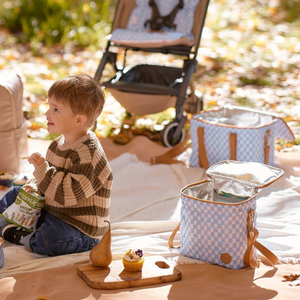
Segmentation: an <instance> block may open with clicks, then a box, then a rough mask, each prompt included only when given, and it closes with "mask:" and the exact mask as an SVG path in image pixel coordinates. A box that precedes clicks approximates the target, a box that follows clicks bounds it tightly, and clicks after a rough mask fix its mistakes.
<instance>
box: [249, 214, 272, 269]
mask: <svg viewBox="0 0 300 300" xmlns="http://www.w3.org/2000/svg"><path fill="white" fill-rule="evenodd" d="M254 214H255V210H254V209H252V210H250V211H249V213H248V216H247V228H248V247H247V249H246V252H245V254H244V264H245V265H246V266H248V267H251V268H253V269H256V268H258V267H259V261H258V260H254V259H253V247H255V248H256V249H258V250H259V251H260V252H261V254H263V255H264V256H265V257H266V258H267V259H268V260H269V261H270V262H271V264H272V265H273V266H274V265H275V264H276V263H277V262H278V257H277V256H276V255H275V254H274V253H273V252H272V251H270V250H269V249H267V248H266V247H265V246H263V245H262V244H261V243H259V242H258V241H257V238H258V235H259V232H258V230H257V229H256V228H253V218H254Z"/></svg>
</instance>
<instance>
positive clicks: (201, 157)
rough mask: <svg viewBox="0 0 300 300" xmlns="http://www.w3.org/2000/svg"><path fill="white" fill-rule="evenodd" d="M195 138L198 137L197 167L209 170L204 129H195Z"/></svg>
mask: <svg viewBox="0 0 300 300" xmlns="http://www.w3.org/2000/svg"><path fill="white" fill-rule="evenodd" d="M197 136H198V161H199V166H200V167H202V168H204V169H205V170H207V169H208V168H209V164H208V159H207V154H206V148H205V142H204V128H203V127H198V129H197Z"/></svg>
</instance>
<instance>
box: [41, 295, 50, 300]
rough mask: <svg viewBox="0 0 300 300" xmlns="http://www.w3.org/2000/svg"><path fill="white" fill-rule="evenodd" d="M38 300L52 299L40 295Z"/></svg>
mask: <svg viewBox="0 0 300 300" xmlns="http://www.w3.org/2000/svg"><path fill="white" fill-rule="evenodd" d="M37 300H52V299H50V298H48V297H47V296H45V295H40V296H38V297H37Z"/></svg>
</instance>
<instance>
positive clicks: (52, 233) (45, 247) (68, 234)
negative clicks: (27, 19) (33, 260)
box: [0, 187, 99, 256]
mask: <svg viewBox="0 0 300 300" xmlns="http://www.w3.org/2000/svg"><path fill="white" fill-rule="evenodd" d="M19 190H20V187H14V188H13V189H11V190H10V191H8V192H7V193H6V194H5V195H4V196H3V198H2V199H1V200H0V213H2V212H3V211H5V209H6V208H7V207H9V206H10V205H11V204H13V203H14V201H15V199H16V197H17V195H18V193H19ZM3 220H4V221H3ZM7 224H8V222H7V221H6V220H5V219H4V218H3V217H1V216H0V230H1V229H2V228H1V227H4V226H5V225H7ZM3 225H4V226H3ZM21 243H22V244H23V245H24V246H25V247H26V249H28V250H32V252H34V253H40V254H45V255H48V256H57V255H63V254H70V253H79V252H84V251H88V250H91V249H92V248H93V247H94V246H96V245H97V244H98V243H99V240H98V239H94V238H91V237H89V236H87V235H85V234H84V233H82V232H81V231H80V230H79V229H77V228H75V227H74V226H71V225H70V224H68V223H66V222H63V221H62V220H60V219H58V218H56V217H54V216H52V215H51V214H49V213H48V212H46V211H45V210H44V209H42V211H41V216H40V217H39V219H38V223H37V229H36V231H34V232H33V233H31V234H30V235H27V236H25V237H24V238H23V239H22V241H21Z"/></svg>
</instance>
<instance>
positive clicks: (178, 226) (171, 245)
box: [168, 222, 180, 249]
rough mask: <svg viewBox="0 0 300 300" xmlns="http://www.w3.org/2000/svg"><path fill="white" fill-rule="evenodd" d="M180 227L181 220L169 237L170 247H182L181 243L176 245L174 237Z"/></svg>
mask: <svg viewBox="0 0 300 300" xmlns="http://www.w3.org/2000/svg"><path fill="white" fill-rule="evenodd" d="M179 228H180V222H179V223H178V224H177V226H176V227H175V229H174V230H173V232H172V234H171V236H170V237H169V241H168V245H169V247H170V248H175V249H178V248H180V244H179V245H177V246H174V237H175V235H176V233H177V231H178V230H179Z"/></svg>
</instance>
